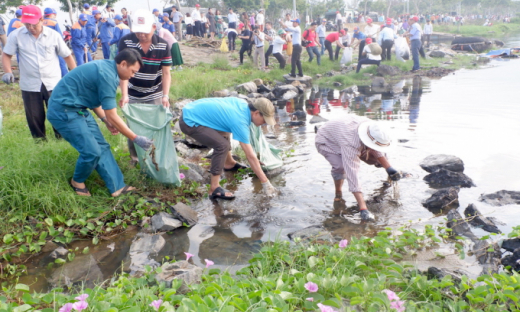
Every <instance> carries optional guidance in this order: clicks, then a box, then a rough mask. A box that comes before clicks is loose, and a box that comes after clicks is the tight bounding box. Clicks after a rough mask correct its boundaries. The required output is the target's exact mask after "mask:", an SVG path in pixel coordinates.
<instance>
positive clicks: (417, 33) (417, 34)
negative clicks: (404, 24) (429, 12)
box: [406, 16, 422, 72]
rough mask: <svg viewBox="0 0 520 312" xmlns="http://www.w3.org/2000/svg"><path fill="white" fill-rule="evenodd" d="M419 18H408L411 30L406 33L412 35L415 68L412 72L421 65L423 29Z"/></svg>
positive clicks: (411, 44) (411, 43)
mask: <svg viewBox="0 0 520 312" xmlns="http://www.w3.org/2000/svg"><path fill="white" fill-rule="evenodd" d="M418 20H419V18H418V17H417V16H414V17H411V18H410V19H409V20H408V23H409V24H410V25H411V26H410V30H409V31H408V33H407V34H406V36H408V37H410V46H411V48H410V49H411V50H412V58H413V68H412V72H416V71H418V70H419V69H420V68H421V67H420V64H419V50H420V49H421V46H422V43H421V36H422V29H421V25H419V23H418V22H417V21H418Z"/></svg>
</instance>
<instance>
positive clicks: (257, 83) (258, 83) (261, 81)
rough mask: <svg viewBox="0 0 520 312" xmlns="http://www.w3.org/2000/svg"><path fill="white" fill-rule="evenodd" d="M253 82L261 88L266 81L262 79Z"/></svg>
mask: <svg viewBox="0 0 520 312" xmlns="http://www.w3.org/2000/svg"><path fill="white" fill-rule="evenodd" d="M253 82H254V83H255V85H256V86H257V87H259V86H261V85H263V84H264V81H263V80H262V79H260V78H256V79H253Z"/></svg>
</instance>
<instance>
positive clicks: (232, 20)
mask: <svg viewBox="0 0 520 312" xmlns="http://www.w3.org/2000/svg"><path fill="white" fill-rule="evenodd" d="M227 18H228V23H229V24H228V27H229V28H233V29H236V28H237V23H238V16H237V14H236V13H235V12H233V8H229V9H228V15H227Z"/></svg>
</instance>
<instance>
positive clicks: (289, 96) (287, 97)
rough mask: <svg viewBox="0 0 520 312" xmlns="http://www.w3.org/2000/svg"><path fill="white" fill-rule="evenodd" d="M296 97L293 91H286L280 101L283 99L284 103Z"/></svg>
mask: <svg viewBox="0 0 520 312" xmlns="http://www.w3.org/2000/svg"><path fill="white" fill-rule="evenodd" d="M297 96H298V93H297V92H294V91H287V92H285V93H284V94H283V96H282V99H284V100H285V101H288V100H290V99H294V98H295V97H297Z"/></svg>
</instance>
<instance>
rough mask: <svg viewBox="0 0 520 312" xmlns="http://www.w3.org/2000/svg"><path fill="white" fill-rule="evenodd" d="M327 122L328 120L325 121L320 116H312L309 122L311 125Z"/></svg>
mask: <svg viewBox="0 0 520 312" xmlns="http://www.w3.org/2000/svg"><path fill="white" fill-rule="evenodd" d="M327 121H329V120H328V119H325V118H323V117H321V116H318V115H315V116H312V118H311V120H310V121H309V122H310V123H311V124H313V123H318V122H327Z"/></svg>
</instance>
